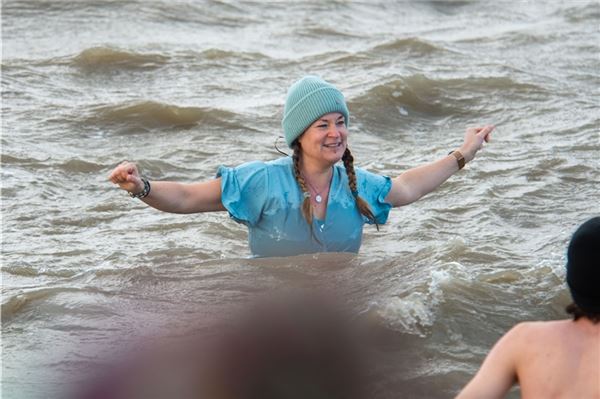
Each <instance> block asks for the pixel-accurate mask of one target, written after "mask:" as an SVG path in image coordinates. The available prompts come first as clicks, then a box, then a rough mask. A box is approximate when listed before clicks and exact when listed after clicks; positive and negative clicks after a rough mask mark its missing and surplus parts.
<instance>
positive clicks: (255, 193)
mask: <svg viewBox="0 0 600 399" xmlns="http://www.w3.org/2000/svg"><path fill="white" fill-rule="evenodd" d="M355 172H356V179H357V180H356V181H357V187H358V193H359V195H360V196H361V198H363V199H364V200H365V201H367V202H368V203H369V206H370V207H371V210H372V211H373V215H375V220H377V223H379V224H384V223H385V222H386V221H387V218H388V215H389V211H390V209H391V207H392V206H391V205H390V204H389V203H387V202H385V201H384V199H385V197H386V196H387V194H388V192H389V191H390V188H391V186H392V181H391V179H390V178H389V177H387V176H380V175H376V174H373V173H370V172H367V171H365V170H363V169H360V168H355ZM217 177H221V192H222V194H221V201H222V202H223V205H224V206H225V208H226V209H227V210H228V211H229V215H230V216H231V217H232V218H233V219H234V220H236V221H237V222H239V223H243V224H245V225H246V226H248V241H249V245H250V250H251V251H252V254H253V255H254V256H257V257H262V256H292V255H299V254H306V253H314V252H358V250H359V248H360V244H361V239H362V229H363V225H364V224H365V223H371V222H370V221H369V219H367V218H366V217H365V216H363V215H362V214H361V213H360V212H359V210H358V207H357V206H356V201H355V199H354V197H353V196H352V193H351V191H350V187H349V186H348V176H347V175H346V169H345V168H344V166H342V165H335V166H334V167H333V177H332V179H331V186H330V189H329V200H328V203H327V212H326V217H325V220H318V219H316V218H313V231H314V235H315V237H316V238H317V240H318V241H317V240H315V239H314V238H313V237H312V236H311V232H310V227H309V225H308V223H307V222H306V219H304V216H303V215H302V211H301V206H302V202H303V201H304V196H303V193H302V191H301V189H300V186H299V185H298V182H297V181H296V179H295V177H294V173H293V165H292V159H291V158H290V157H284V158H279V159H277V160H274V161H269V162H249V163H245V164H242V165H240V166H237V167H235V168H228V167H225V166H220V167H219V169H218V172H217Z"/></svg>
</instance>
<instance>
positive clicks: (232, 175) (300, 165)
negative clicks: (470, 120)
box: [109, 76, 494, 256]
mask: <svg viewBox="0 0 600 399" xmlns="http://www.w3.org/2000/svg"><path fill="white" fill-rule="evenodd" d="M348 122H349V112H348V108H347V106H346V101H345V100H344V96H343V95H342V93H341V92H340V91H339V90H338V89H337V88H336V87H335V86H333V85H331V84H330V83H328V82H326V81H324V80H322V79H320V78H318V77H316V76H306V77H304V78H302V79H300V80H299V81H297V82H296V83H294V84H293V85H292V86H291V87H290V89H289V91H288V94H287V99H286V102H285V108H284V116H283V121H282V127H283V132H284V134H285V140H286V143H287V145H288V146H289V147H290V148H291V149H292V150H293V155H292V156H291V157H283V158H279V159H276V160H274V161H269V162H249V163H245V164H242V165H240V166H238V167H235V168H227V167H223V166H221V167H219V169H218V172H217V177H216V178H215V179H213V180H209V181H205V182H200V183H192V184H183V183H176V182H167V181H152V182H150V181H148V180H147V179H145V178H144V177H142V176H141V175H140V173H139V171H138V168H137V167H136V165H135V164H134V163H132V162H127V161H125V162H123V163H121V164H120V165H118V166H117V167H116V168H115V169H114V170H113V171H112V173H111V174H110V176H109V180H110V181H112V182H113V183H114V184H117V185H118V186H119V187H120V188H121V189H123V190H126V191H127V192H129V194H130V195H131V196H132V197H134V198H139V199H141V200H142V201H144V202H145V203H146V204H148V205H150V206H151V207H154V208H156V209H159V210H161V211H165V212H173V213H197V212H212V211H228V212H229V214H230V216H231V217H232V218H233V219H234V220H236V221H237V222H239V223H243V224H245V225H246V226H247V227H248V231H249V235H248V240H249V244H250V250H251V251H252V254H253V255H254V256H290V255H297V254H305V253H314V252H358V250H359V248H360V244H361V238H362V229H363V225H364V224H365V223H369V224H375V225H376V226H377V227H379V225H380V224H383V223H385V222H386V220H387V218H388V214H389V211H390V209H391V208H392V207H398V206H403V205H406V204H410V203H411V202H414V201H416V200H418V199H419V198H421V197H422V196H424V195H425V194H427V193H429V192H431V191H433V190H434V189H435V188H437V187H438V186H439V185H440V184H442V183H443V182H444V181H446V180H447V179H448V178H449V177H450V176H452V174H454V173H455V172H456V171H458V170H460V169H461V168H462V167H463V166H464V165H465V163H467V162H469V161H471V160H472V159H473V158H474V157H475V154H476V153H477V151H478V150H479V149H481V147H482V145H483V142H484V141H488V140H489V138H490V133H491V132H492V130H493V129H494V126H491V125H488V126H484V127H476V128H468V129H467V131H466V134H465V139H464V142H463V144H462V146H461V147H460V148H459V149H457V150H455V151H452V152H451V153H450V154H449V155H448V156H445V157H444V158H442V159H439V160H437V161H435V162H432V163H429V164H426V165H422V166H419V167H416V168H413V169H409V170H407V171H406V172H404V173H402V174H401V175H400V176H398V177H395V178H389V177H387V176H381V175H376V174H373V173H370V172H367V171H365V170H363V169H360V168H355V167H354V158H353V157H352V153H351V152H350V149H349V148H348ZM339 161H342V164H343V166H342V165H340V164H339Z"/></svg>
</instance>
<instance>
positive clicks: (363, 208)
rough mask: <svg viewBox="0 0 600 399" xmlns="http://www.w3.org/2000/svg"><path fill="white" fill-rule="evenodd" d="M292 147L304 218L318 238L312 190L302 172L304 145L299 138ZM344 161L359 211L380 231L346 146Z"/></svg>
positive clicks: (312, 233)
mask: <svg viewBox="0 0 600 399" xmlns="http://www.w3.org/2000/svg"><path fill="white" fill-rule="evenodd" d="M292 149H293V150H294V154H293V155H292V160H293V164H294V177H295V178H296V181H297V182H298V185H299V186H300V189H301V190H302V193H304V201H303V202H302V208H301V209H302V215H303V216H304V219H306V222H307V223H308V225H309V226H310V228H311V229H310V231H311V235H312V236H313V238H315V239H316V237H315V236H314V231H313V225H312V221H313V213H312V206H311V204H310V191H308V188H307V187H306V182H305V181H304V177H303V176H302V174H301V173H300V158H301V157H302V147H301V146H300V142H299V141H298V140H296V141H294V142H293V143H292ZM342 161H343V162H344V166H345V168H346V175H347V176H348V185H349V186H350V191H352V195H353V196H354V199H355V201H356V206H357V207H358V210H359V212H360V213H361V214H363V215H364V216H366V217H367V218H368V219H369V220H370V221H371V222H373V223H375V226H376V227H377V231H379V223H377V221H376V220H375V215H373V212H372V211H371V207H370V206H369V204H368V203H367V201H365V200H364V199H362V198H361V197H360V196H359V195H358V188H357V187H356V173H355V172H354V157H353V156H352V153H351V152H350V149H348V148H346V151H345V152H344V156H342ZM317 241H318V240H317Z"/></svg>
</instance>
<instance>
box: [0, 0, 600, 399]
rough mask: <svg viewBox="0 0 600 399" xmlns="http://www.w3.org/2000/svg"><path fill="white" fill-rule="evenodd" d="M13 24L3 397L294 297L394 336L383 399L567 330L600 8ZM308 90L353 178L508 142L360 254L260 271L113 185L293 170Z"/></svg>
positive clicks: (6, 80)
mask: <svg viewBox="0 0 600 399" xmlns="http://www.w3.org/2000/svg"><path fill="white" fill-rule="evenodd" d="M1 12H2V64H1V72H2V115H1V116H2V136H1V146H2V148H1V153H2V158H1V166H2V169H1V178H2V179H1V180H2V192H1V193H2V204H1V206H2V274H1V275H2V380H1V384H2V392H1V394H2V398H4V399H23V398H32V399H37V398H42V397H44V398H47V397H54V396H55V395H56V396H57V395H59V392H61V391H62V390H63V389H64V388H65V386H68V385H69V384H71V383H73V382H72V381H71V380H72V379H74V378H73V376H74V375H76V374H77V373H78V372H80V371H81V370H83V369H93V368H94V367H95V365H96V364H97V363H100V362H105V361H107V359H108V360H110V359H111V357H112V356H113V355H114V353H115V352H116V353H117V354H118V353H119V351H120V350H126V349H123V348H124V347H125V348H126V346H127V342H128V341H129V340H136V339H138V338H136V337H145V336H153V337H156V336H160V335H161V334H165V335H169V336H173V335H181V336H185V335H186V334H188V333H193V332H197V331H207V330H209V331H210V330H211V328H214V327H213V324H212V323H214V321H215V320H220V319H224V318H226V315H227V314H228V312H229V309H230V308H232V307H235V306H239V305H240V304H243V303H247V302H251V301H252V298H254V296H255V295H257V294H259V293H264V292H265V291H266V290H269V289H271V288H272V287H278V288H281V287H286V285H287V284H291V283H293V282H294V281H297V280H303V281H307V280H309V281H312V282H314V285H322V286H323V288H324V289H325V290H326V291H328V292H335V293H336V296H337V297H338V298H339V299H341V300H342V301H343V302H344V303H347V304H350V305H351V311H352V312H353V313H354V314H355V315H357V316H360V315H365V314H368V315H369V316H368V318H369V320H371V322H372V323H375V324H376V328H377V329H378V330H382V331H385V334H384V335H385V336H386V339H385V342H383V343H381V344H380V345H379V347H378V352H377V356H379V358H378V361H377V364H378V365H379V367H378V368H377V369H376V370H374V371H373V375H372V380H373V381H372V384H371V385H369V395H368V397H369V398H400V397H402V398H428V399H435V398H450V397H452V396H453V395H455V394H456V393H457V392H458V391H459V390H460V389H461V387H462V386H464V384H465V383H466V382H467V381H469V379H470V378H471V377H472V376H473V375H474V373H475V372H476V370H477V369H478V367H479V365H480V363H481V361H482V360H483V358H484V356H485V354H486V353H487V352H488V351H489V349H490V348H491V346H492V345H493V343H494V342H495V341H496V340H497V339H498V338H499V337H500V336H501V335H502V334H503V333H504V332H506V331H507V330H508V329H509V328H510V327H511V326H513V325H515V324H516V323H518V322H520V321H525V320H552V319H560V318H564V317H565V316H566V315H565V313H564V310H563V309H564V307H565V305H567V304H568V303H569V302H570V297H569V294H568V291H567V289H566V286H565V284H564V276H565V272H564V264H565V253H566V246H567V243H568V240H569V238H570V235H571V234H572V232H573V231H574V230H575V228H576V227H577V226H578V225H579V224H581V223H582V222H583V221H585V220H587V219H588V218H590V217H592V216H597V215H598V214H600V29H599V26H600V3H599V2H598V1H597V0H569V1H554V0H539V1H516V0H515V1H506V0H502V1H493V2H492V1H450V0H448V1H416V0H415V1H383V0H374V1H327V2H321V1H264V2H263V1H225V0H223V1H216V0H213V1H191V0H188V1H183V0H182V1H175V0H174V1H167V0H152V1H145V0H139V1H131V0H118V1H109V0H89V1H83V0H81V1H55V0H52V1H50V0H48V1H42V0H39V1H34V0H29V1H19V0H3V1H2V10H1ZM305 74H316V75H320V76H322V77H323V78H325V79H326V80H328V81H330V82H332V83H334V84H335V85H337V86H338V87H339V88H340V89H341V90H342V91H343V92H344V94H345V95H346V98H347V100H348V105H349V109H350V113H351V116H350V126H349V128H350V138H349V144H350V147H351V148H352V151H353V153H354V156H355V164H356V165H357V166H360V167H363V168H365V169H367V170H370V171H372V172H375V173H380V174H385V175H389V176H397V175H399V174H401V173H402V172H403V171H405V170H407V169H409V168H411V167H413V166H417V165H420V164H423V163H426V162H430V161H433V160H436V159H438V158H440V157H443V156H445V155H446V154H447V153H448V152H449V151H450V150H452V149H455V148H457V147H458V146H459V145H460V144H461V142H462V138H463V135H464V130H465V128H466V127H468V126H475V125H481V124H488V123H492V124H495V125H496V130H495V131H494V133H493V136H492V140H491V142H490V143H488V144H486V146H485V147H484V149H483V150H482V151H481V152H479V153H478V154H477V158H476V159H475V160H474V161H473V162H472V163H470V164H468V165H467V167H466V168H465V169H464V170H462V171H460V172H459V173H457V174H455V175H454V176H453V177H451V178H450V179H449V180H448V181H447V182H446V183H444V184H443V185H442V186H441V187H439V188H438V189H437V190H436V191H435V192H433V193H431V194H429V195H428V196H426V197H425V198H423V199H421V200H420V201H418V202H416V203H414V204H411V205H409V206H406V207H402V208H399V209H394V210H393V211H392V212H391V215H390V219H389V221H388V223H387V224H386V225H384V226H382V228H381V230H380V231H377V230H376V229H375V228H374V227H368V226H367V227H365V233H364V239H363V245H362V248H361V251H360V253H359V254H358V255H348V254H317V255H305V256H298V257H289V258H271V259H252V258H251V257H250V252H249V250H248V245H247V231H246V229H245V227H244V226H243V225H238V224H236V223H235V222H234V221H233V220H231V219H230V218H229V217H228V215H227V214H226V213H213V214H194V215H174V214H167V213H162V212H159V211H156V210H154V209H151V208H149V207H147V206H145V205H144V204H143V203H142V202H140V201H137V200H133V199H131V198H129V197H128V196H127V195H126V194H125V193H124V192H123V191H120V190H118V189H117V188H116V187H114V186H113V185H112V184H110V182H108V181H107V176H108V174H109V172H110V171H111V170H112V168H113V167H115V166H116V165H117V164H118V163H119V162H121V161H123V160H133V161H136V162H138V164H139V166H140V167H141V169H142V170H143V173H144V174H145V175H146V176H148V177H149V178H151V179H155V180H176V181H181V182H196V181H202V180H206V179H211V178H213V177H214V176H215V173H216V170H217V167H218V166H219V165H227V166H234V165H238V164H240V163H243V162H247V161H252V160H271V159H275V158H277V157H279V156H281V155H280V154H278V153H277V151H276V150H275V147H274V144H275V142H276V141H277V138H278V137H279V136H281V135H282V131H281V127H280V126H281V125H280V122H281V117H282V109H283V102H284V100H285V94H286V91H287V88H288V87H289V85H291V84H292V83H293V82H294V81H296V80H297V79H298V78H300V77H302V76H303V75H305ZM278 143H279V147H280V149H283V150H285V144H284V142H283V140H281V139H280V140H279V141H278ZM109 354H110V355H109ZM510 395H511V396H510V397H511V398H516V397H518V389H513V390H512V392H511V394H510Z"/></svg>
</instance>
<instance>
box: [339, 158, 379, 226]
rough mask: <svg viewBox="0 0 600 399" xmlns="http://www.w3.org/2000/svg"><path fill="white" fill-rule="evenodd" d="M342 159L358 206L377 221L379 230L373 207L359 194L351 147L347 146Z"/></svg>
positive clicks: (372, 219) (364, 213)
mask: <svg viewBox="0 0 600 399" xmlns="http://www.w3.org/2000/svg"><path fill="white" fill-rule="evenodd" d="M342 161H343V162H344V167H346V175H347V176H348V185H349V186H350V191H352V195H353V196H354V199H355V200H356V206H357V207H358V210H359V211H360V213H361V214H363V215H365V216H366V217H367V218H368V219H369V220H370V221H371V222H373V223H375V227H377V231H379V223H377V220H375V215H373V211H371V207H370V206H369V204H368V203H367V201H365V200H364V199H362V198H361V197H360V196H359V195H358V188H357V187H356V172H354V157H353V156H352V153H351V152H350V149H349V148H348V147H346V151H344V155H343V156H342Z"/></svg>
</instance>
